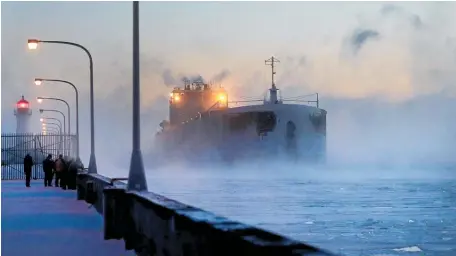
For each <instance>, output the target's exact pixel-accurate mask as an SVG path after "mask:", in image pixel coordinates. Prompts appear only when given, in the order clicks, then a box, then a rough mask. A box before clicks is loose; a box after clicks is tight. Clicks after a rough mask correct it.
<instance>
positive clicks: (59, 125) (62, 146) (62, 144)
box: [40, 117, 67, 152]
mask: <svg viewBox="0 0 456 256" xmlns="http://www.w3.org/2000/svg"><path fill="white" fill-rule="evenodd" d="M45 119H53V120H57V121H58V122H59V123H53V122H46V123H45V122H44V120H45ZM40 121H41V124H42V126H43V127H42V129H43V131H46V130H49V128H51V129H56V128H54V127H53V126H49V125H54V126H56V127H57V128H58V131H57V134H59V137H60V143H59V144H58V145H59V149H58V151H60V152H62V151H63V152H65V151H66V150H67V146H66V145H65V142H66V139H65V140H64V139H63V137H62V123H61V122H60V120H58V119H57V118H51V117H45V118H40ZM64 131H65V130H64ZM44 135H46V134H44Z"/></svg>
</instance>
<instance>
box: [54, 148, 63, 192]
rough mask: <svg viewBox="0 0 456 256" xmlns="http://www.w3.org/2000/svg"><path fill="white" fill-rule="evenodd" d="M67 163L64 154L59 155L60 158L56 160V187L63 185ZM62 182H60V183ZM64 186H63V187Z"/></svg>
mask: <svg viewBox="0 0 456 256" xmlns="http://www.w3.org/2000/svg"><path fill="white" fill-rule="evenodd" d="M65 165H66V163H65V161H64V160H63V156H62V155H59V158H57V159H56V160H55V182H54V185H55V186H56V187H59V185H60V187H62V186H63V183H64V181H63V175H64V172H65V168H66V166H65ZM59 183H60V184H59ZM62 188H63V187H62Z"/></svg>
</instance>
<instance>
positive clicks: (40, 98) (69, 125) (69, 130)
mask: <svg viewBox="0 0 456 256" xmlns="http://www.w3.org/2000/svg"><path fill="white" fill-rule="evenodd" d="M36 99H37V100H38V103H41V102H42V101H43V100H57V101H61V102H63V103H65V104H66V105H67V108H68V135H71V116H70V115H71V113H70V105H69V104H68V102H66V101H65V100H62V99H60V98H55V97H37V98H36Z"/></svg>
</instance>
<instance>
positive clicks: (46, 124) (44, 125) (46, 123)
mask: <svg viewBox="0 0 456 256" xmlns="http://www.w3.org/2000/svg"><path fill="white" fill-rule="evenodd" d="M42 125H43V128H44V129H47V128H48V126H49V125H55V126H56V127H57V128H59V131H60V134H61V133H62V126H60V125H59V124H58V123H52V122H42ZM54 129H55V128H54Z"/></svg>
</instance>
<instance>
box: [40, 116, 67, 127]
mask: <svg viewBox="0 0 456 256" xmlns="http://www.w3.org/2000/svg"><path fill="white" fill-rule="evenodd" d="M44 120H55V121H57V122H59V124H60V130H62V122H61V121H60V120H59V119H58V118H54V117H41V118H40V122H42V123H44Z"/></svg>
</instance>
